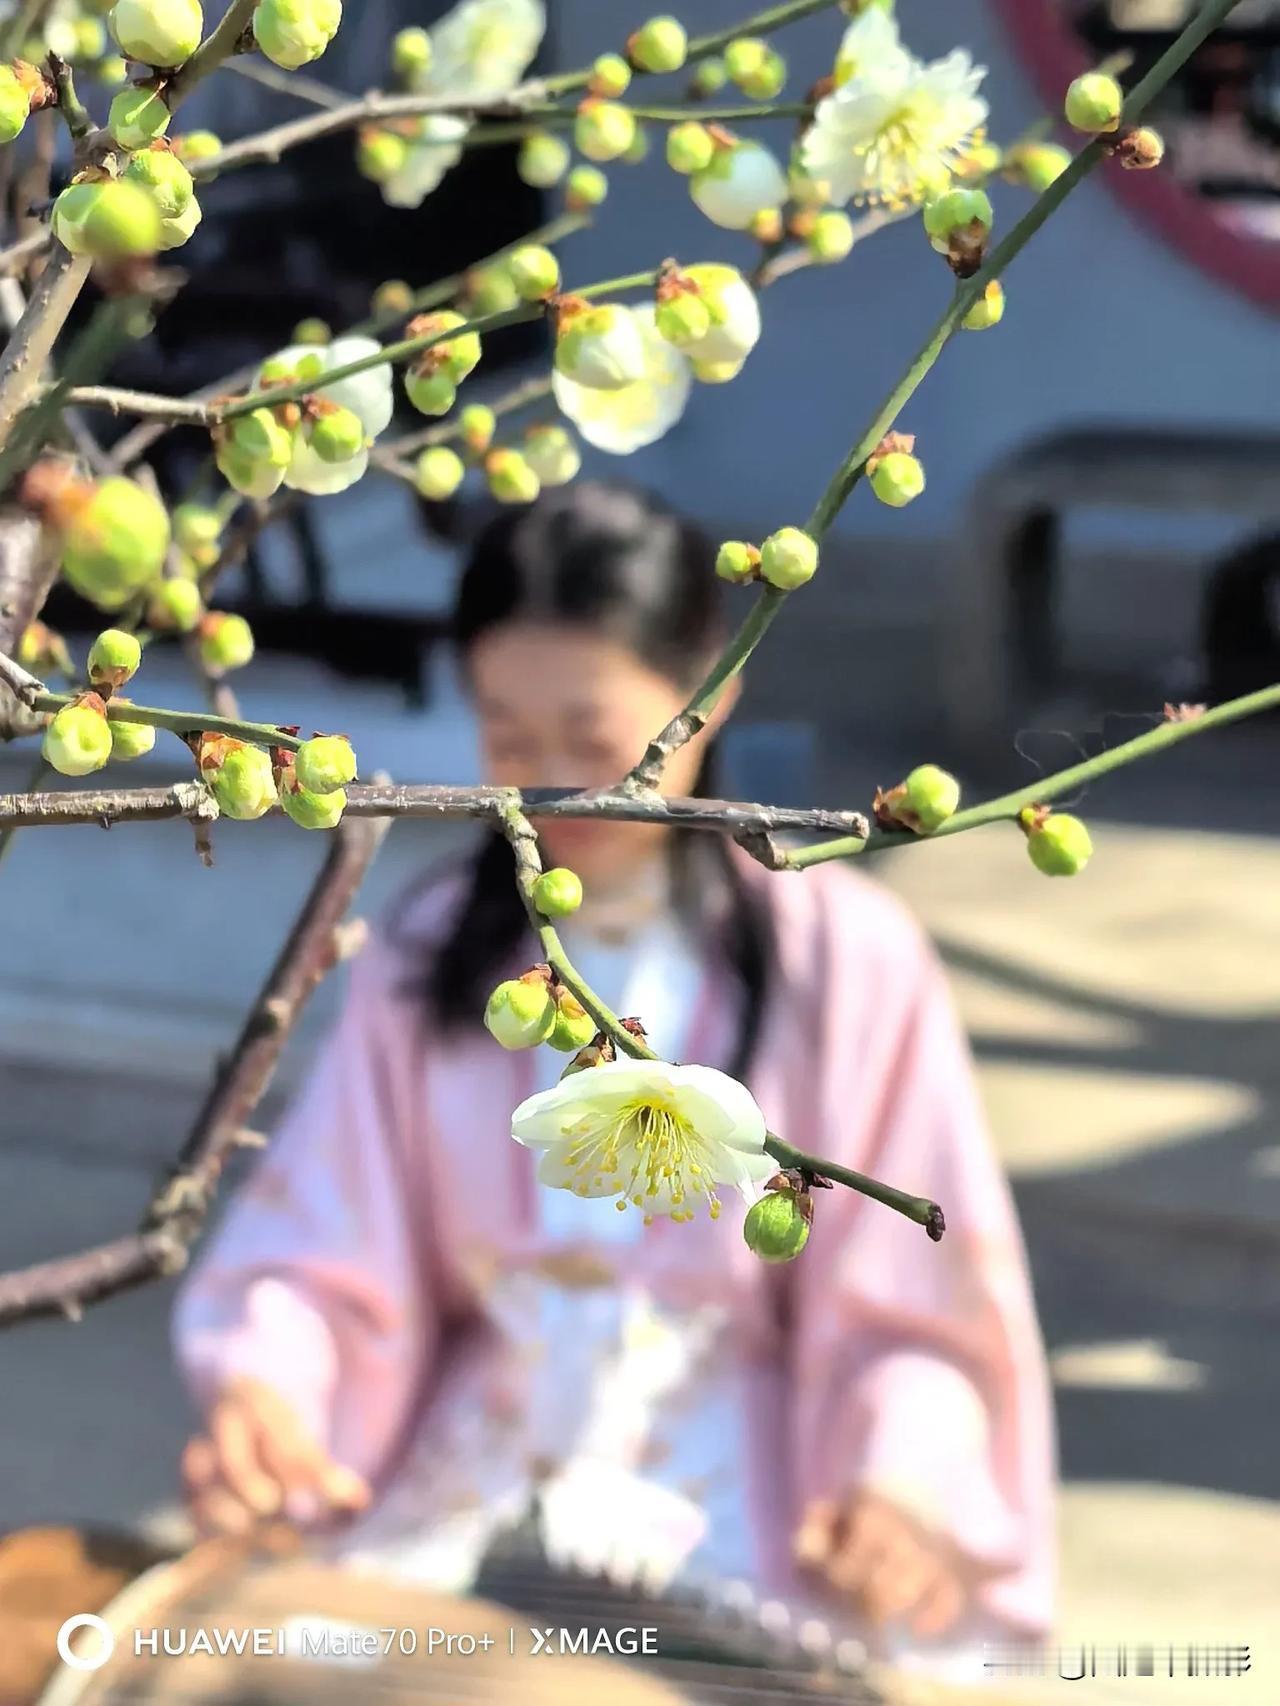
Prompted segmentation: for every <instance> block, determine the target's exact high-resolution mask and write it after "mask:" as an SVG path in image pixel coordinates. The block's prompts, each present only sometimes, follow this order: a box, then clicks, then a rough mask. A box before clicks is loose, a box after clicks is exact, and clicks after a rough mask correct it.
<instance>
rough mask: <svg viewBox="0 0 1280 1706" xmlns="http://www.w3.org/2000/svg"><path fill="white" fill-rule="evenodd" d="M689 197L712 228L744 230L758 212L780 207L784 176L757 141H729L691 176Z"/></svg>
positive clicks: (785, 176) (771, 156) (784, 192)
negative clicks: (709, 162) (702, 168)
mask: <svg viewBox="0 0 1280 1706" xmlns="http://www.w3.org/2000/svg"><path fill="white" fill-rule="evenodd" d="M689 194H690V195H691V196H692V197H693V199H694V202H695V203H696V205H697V206H698V207H699V208H700V209H701V210H702V212H703V213H705V214H706V216H707V218H708V219H709V220H710V221H711V222H712V224H713V225H721V226H723V227H724V229H725V230H726V231H745V230H746V229H747V227H748V226H749V225H750V224H751V221H752V220H753V219H754V218H755V217H756V215H757V214H758V213H765V212H768V210H769V209H771V208H775V207H781V206H782V204H783V202H784V201H785V200H786V199H787V175H786V173H785V172H784V171H783V169H782V167H781V166H780V165H779V164H778V162H777V160H775V159H774V157H773V155H772V154H770V152H769V150H768V149H767V148H762V147H761V146H760V144H759V143H758V142H733V143H728V144H725V145H724V146H722V147H719V148H717V149H716V152H715V155H714V157H713V159H712V161H711V164H710V165H709V166H707V167H705V168H704V170H702V171H701V172H695V173H694V174H693V176H692V177H691V178H690V179H689Z"/></svg>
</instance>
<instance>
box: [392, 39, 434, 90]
mask: <svg viewBox="0 0 1280 1706" xmlns="http://www.w3.org/2000/svg"><path fill="white" fill-rule="evenodd" d="M432 57H433V50H432V46H431V37H430V36H429V35H428V34H427V32H426V31H425V30H423V29H418V28H416V27H414V26H410V27H409V28H408V29H406V30H399V31H397V33H396V34H395V35H394V36H393V37H392V40H391V69H392V70H393V71H394V72H395V74H396V76H397V77H399V78H401V79H402V80H403V81H404V82H406V83H416V82H417V81H418V79H419V78H420V77H424V76H425V75H426V74H427V72H428V71H430V69H431V60H432Z"/></svg>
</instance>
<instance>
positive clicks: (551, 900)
mask: <svg viewBox="0 0 1280 1706" xmlns="http://www.w3.org/2000/svg"><path fill="white" fill-rule="evenodd" d="M533 904H534V905H535V906H536V907H537V909H538V911H539V912H540V913H541V914H542V916H543V917H544V918H567V917H568V916H569V914H570V913H571V912H576V911H577V910H578V908H579V907H580V906H581V905H582V878H581V877H580V876H579V875H578V873H577V872H576V871H571V870H569V869H568V867H567V866H565V865H557V866H556V868H555V869H554V870H552V871H544V872H543V873H542V875H541V876H540V877H539V878H538V879H537V880H536V881H535V883H534V885H533ZM582 1046H583V1045H582V1044H581V1043H579V1044H578V1047H579V1048H581V1047H582Z"/></svg>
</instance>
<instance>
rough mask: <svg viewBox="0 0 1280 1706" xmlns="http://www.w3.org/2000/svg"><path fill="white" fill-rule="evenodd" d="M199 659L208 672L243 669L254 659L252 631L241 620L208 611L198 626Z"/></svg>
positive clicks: (217, 672)
mask: <svg viewBox="0 0 1280 1706" xmlns="http://www.w3.org/2000/svg"><path fill="white" fill-rule="evenodd" d="M198 632H199V635H200V658H201V661H202V662H203V664H204V666H205V668H206V669H208V670H212V671H213V672H214V673H215V674H217V675H221V674H222V673H223V671H224V670H228V669H243V668H244V666H245V665H246V664H247V663H248V662H249V660H250V659H251V658H252V656H253V629H252V628H251V627H250V626H249V624H248V623H247V622H246V621H245V619H244V617H243V616H234V615H231V614H229V613H228V612H227V611H225V610H210V611H209V612H208V613H207V614H206V615H205V616H204V617H203V618H202V619H201V622H200V627H199V630H198Z"/></svg>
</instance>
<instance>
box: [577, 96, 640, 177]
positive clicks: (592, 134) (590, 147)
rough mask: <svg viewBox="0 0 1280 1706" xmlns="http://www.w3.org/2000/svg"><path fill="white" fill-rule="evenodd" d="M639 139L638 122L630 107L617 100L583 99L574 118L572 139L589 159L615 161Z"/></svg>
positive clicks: (580, 151) (579, 150)
mask: <svg viewBox="0 0 1280 1706" xmlns="http://www.w3.org/2000/svg"><path fill="white" fill-rule="evenodd" d="M635 138H636V121H635V118H634V116H633V114H632V112H631V109H630V108H629V107H622V106H619V105H618V103H617V102H616V101H601V100H596V99H590V100H586V101H583V103H582V105H581V106H580V107H579V108H578V115H577V117H576V118H575V119H574V121H573V141H574V146H575V147H576V148H577V150H578V152H579V154H585V155H586V157H587V159H588V160H595V161H598V162H603V161H606V160H616V159H618V158H619V157H620V156H621V155H623V154H625V153H626V151H627V149H628V148H630V146H631V144H632V143H633V142H634V141H635Z"/></svg>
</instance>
